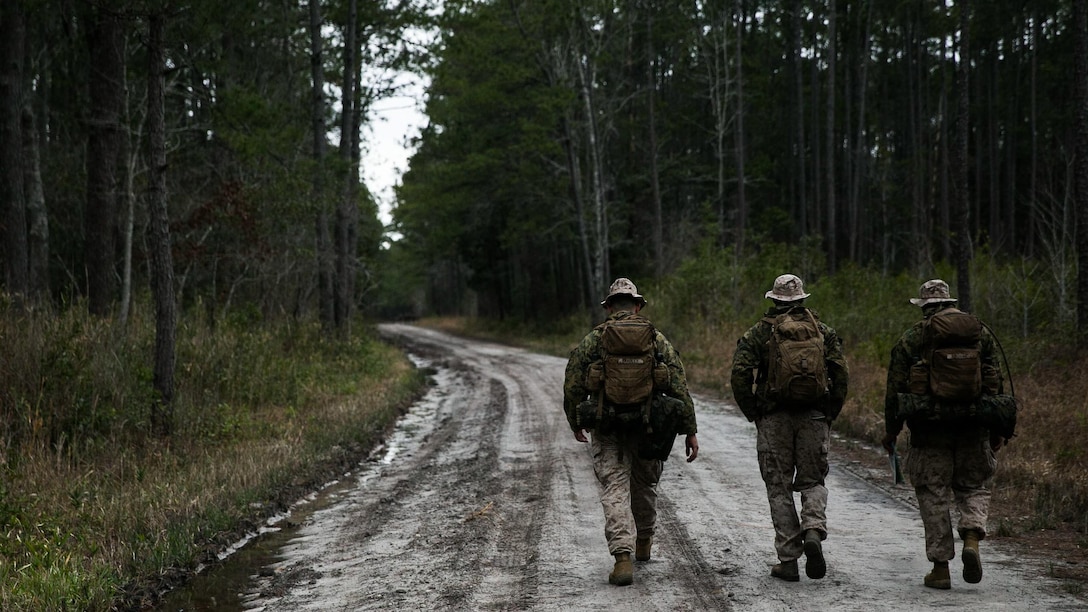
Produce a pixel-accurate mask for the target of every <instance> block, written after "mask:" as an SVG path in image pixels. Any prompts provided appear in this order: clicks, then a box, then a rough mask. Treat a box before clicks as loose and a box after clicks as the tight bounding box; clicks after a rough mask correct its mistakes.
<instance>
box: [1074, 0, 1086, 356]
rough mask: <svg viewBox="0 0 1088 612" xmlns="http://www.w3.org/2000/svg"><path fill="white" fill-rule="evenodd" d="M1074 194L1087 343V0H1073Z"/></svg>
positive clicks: (1080, 330) (1082, 337)
mask: <svg viewBox="0 0 1088 612" xmlns="http://www.w3.org/2000/svg"><path fill="white" fill-rule="evenodd" d="M1073 62H1074V85H1073V87H1074V90H1073V91H1074V93H1073V106H1074V108H1075V110H1074V121H1075V122H1076V125H1075V126H1074V127H1073V129H1074V131H1075V134H1076V136H1075V138H1076V152H1075V158H1074V168H1073V197H1074V199H1075V202H1076V203H1075V205H1074V206H1075V209H1076V211H1077V340H1078V345H1079V346H1080V347H1081V348H1085V347H1086V346H1088V0H1073Z"/></svg>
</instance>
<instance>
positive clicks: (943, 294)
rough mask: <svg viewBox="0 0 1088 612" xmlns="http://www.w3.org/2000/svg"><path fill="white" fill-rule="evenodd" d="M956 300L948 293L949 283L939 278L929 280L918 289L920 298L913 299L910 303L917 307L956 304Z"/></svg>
mask: <svg viewBox="0 0 1088 612" xmlns="http://www.w3.org/2000/svg"><path fill="white" fill-rule="evenodd" d="M955 301H956V298H954V297H952V296H951V294H949V293H948V283H946V282H944V281H943V280H941V279H939V278H935V279H933V280H927V281H926V282H924V283H922V286H921V287H919V288H918V297H916V298H911V299H910V303H911V304H914V305H915V306H925V305H926V304H936V303H937V302H955Z"/></svg>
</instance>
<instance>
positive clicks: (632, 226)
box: [394, 0, 1084, 321]
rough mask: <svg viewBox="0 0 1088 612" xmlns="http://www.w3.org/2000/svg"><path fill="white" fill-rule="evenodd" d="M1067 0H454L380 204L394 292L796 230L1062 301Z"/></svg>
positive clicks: (488, 285) (752, 251) (917, 269)
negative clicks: (407, 161) (389, 211)
mask: <svg viewBox="0 0 1088 612" xmlns="http://www.w3.org/2000/svg"><path fill="white" fill-rule="evenodd" d="M1078 2H1079V0H1078ZM1074 6H1079V5H1078V4H1077V3H1075V2H1072V1H1071V0H1045V1H1042V2H1027V1H1026V0H1003V1H1000V2H986V3H969V2H966V1H964V2H960V1H957V2H954V3H951V2H950V3H945V2H905V3H904V2H876V1H867V0H815V1H808V0H789V1H785V2H761V1H758V0H738V1H736V2H725V1H710V2H687V3H683V2H660V1H655V0H640V1H638V2H616V1H615V0H593V1H590V2H584V1H577V2H575V1H571V0H547V1H543V2H541V1H532V2H527V1H513V2H506V1H502V2H496V1H473V0H460V1H450V2H446V3H445V7H446V10H445V13H444V16H443V19H442V22H441V38H440V40H439V42H438V43H437V44H436V46H435V50H434V57H433V63H432V64H431V65H430V68H429V72H430V75H431V78H432V80H431V86H430V90H429V97H428V100H427V113H428V117H429V120H430V125H429V127H428V128H427V129H426V130H425V131H424V133H423V134H422V137H421V138H420V140H419V143H418V145H419V146H418V151H417V152H416V154H415V156H414V157H413V158H412V160H411V168H410V170H409V172H407V173H406V175H405V176H404V180H403V185H402V187H401V188H400V190H399V202H398V206H397V209H396V211H395V218H396V221H397V224H398V225H397V229H398V230H399V231H400V232H401V233H402V234H403V236H404V239H403V240H402V241H401V243H398V244H397V245H395V246H394V249H398V250H402V251H403V252H404V253H405V254H406V256H405V259H406V260H408V261H412V262H414V266H415V267H414V268H413V269H414V270H415V272H414V274H415V275H416V277H417V278H420V279H425V280H426V285H425V288H426V291H427V294H426V295H428V296H429V297H428V298H426V299H419V294H416V295H415V299H414V301H412V302H405V303H403V306H404V307H405V308H408V309H410V308H415V309H417V310H419V309H422V311H423V312H424V313H427V312H435V313H451V312H458V313H467V314H480V315H483V316H489V317H507V316H512V317H515V318H523V317H528V318H531V317H535V316H541V315H543V316H552V315H554V314H555V313H557V312H558V313H563V312H570V311H572V310H577V309H579V308H581V307H585V306H592V304H593V303H594V300H595V299H599V297H600V295H599V294H600V293H601V291H602V290H603V288H604V287H606V286H607V283H608V282H609V280H611V278H612V277H614V276H621V275H626V276H630V277H632V278H635V279H649V278H663V277H664V275H666V274H669V273H673V272H675V271H676V270H677V269H679V268H680V267H682V266H683V265H684V264H683V262H684V261H686V260H692V259H693V258H695V257H696V256H697V255H698V254H699V253H700V252H702V250H703V249H708V248H709V249H711V250H712V251H713V250H719V251H720V253H721V256H722V257H727V258H736V260H737V261H738V262H750V261H753V260H756V261H758V258H759V256H760V255H762V254H764V253H766V252H767V250H768V249H774V248H781V247H776V246H774V245H783V244H792V245H806V248H809V250H810V252H811V253H812V255H813V256H812V257H811V258H808V259H807V261H808V262H809V263H808V264H807V265H808V269H807V270H796V271H798V272H802V273H804V274H806V275H807V277H808V278H813V279H814V278H818V277H819V276H821V275H823V274H827V273H832V272H835V271H836V270H838V269H840V268H842V267H844V266H850V265H854V266H861V267H864V268H869V269H873V270H876V271H878V272H879V273H880V274H882V275H885V276H889V277H894V276H895V275H897V274H899V273H901V272H907V273H909V274H911V275H913V276H915V277H917V278H923V277H929V276H931V275H933V274H934V270H935V269H936V268H937V267H938V265H939V264H940V263H941V262H946V263H956V264H957V267H956V271H957V273H961V272H963V273H964V274H961V275H962V276H965V272H966V270H967V269H968V268H967V267H965V266H966V264H968V263H969V261H970V259H971V258H973V257H974V254H975V253H978V252H982V251H985V252H987V253H989V254H990V255H991V256H992V259H990V260H989V261H993V262H1000V263H998V264H995V265H1002V266H1003V265H1014V266H1017V267H1019V268H1020V269H1021V270H1022V272H1023V277H1024V282H1025V283H1028V284H1034V283H1039V284H1045V285H1046V286H1047V292H1048V293H1049V294H1053V295H1056V296H1058V301H1057V302H1056V303H1055V305H1056V306H1057V311H1056V312H1057V313H1058V316H1059V319H1063V320H1065V321H1068V320H1069V318H1070V317H1072V316H1073V312H1074V309H1075V306H1074V304H1073V301H1072V291H1071V288H1072V286H1073V284H1074V282H1075V280H1076V267H1075V265H1074V264H1075V255H1074V253H1075V243H1074V241H1075V238H1076V236H1075V232H1074V227H1075V216H1076V213H1077V205H1076V202H1078V201H1083V199H1080V200H1078V197H1080V198H1083V197H1084V196H1083V195H1079V194H1078V193H1077V192H1076V190H1075V189H1074V184H1075V181H1074V180H1073V179H1074V172H1075V171H1076V166H1075V164H1074V163H1073V162H1074V159H1075V157H1076V156H1075V151H1076V150H1077V149H1076V147H1077V142H1076V139H1077V134H1078V133H1079V131H1078V130H1079V129H1083V128H1084V126H1080V125H1079V124H1078V123H1077V120H1076V113H1074V110H1075V108H1076V107H1077V105H1084V101H1083V100H1077V101H1076V102H1075V103H1074V99H1073V98H1072V97H1071V93H1070V92H1071V91H1073V88H1072V87H1071V84H1072V81H1073V75H1074V73H1075V70H1076V69H1077V66H1078V65H1079V64H1077V62H1076V57H1075V54H1074V53H1073V51H1074V39H1075V38H1077V37H1076V36H1074V34H1076V33H1077V30H1076V28H1074V27H1073V14H1074V10H1073V9H1074ZM964 11H966V12H964ZM961 17H963V19H964V22H963V23H966V24H968V27H967V28H966V29H963V28H961ZM964 54H965V57H966V58H969V60H970V61H969V63H966V64H965V63H963V62H961V61H960V58H961V55H964ZM961 66H962V67H964V68H965V70H964V75H965V77H966V83H967V88H966V90H964V89H963V88H962V86H961V85H960V84H959V82H958V81H957V70H958V68H960V67H961ZM961 102H965V103H966V104H965V105H964V106H963V107H962V108H963V110H965V111H966V114H965V115H964V118H966V122H961V117H960V116H959V114H958V109H959V108H960V103H961ZM963 125H966V126H967V128H968V131H966V132H964V131H963V129H962V126H963ZM961 142H962V143H963V146H964V147H965V149H964V150H965V151H966V155H965V156H963V159H962V160H960V158H959V157H958V156H957V155H958V151H959V149H958V144H959V143H961ZM961 176H962V177H964V178H963V180H958V177H961ZM959 201H962V202H963V203H964V205H965V209H964V214H966V218H967V219H968V221H967V224H966V226H961V224H960V223H958V222H957V219H959V218H961V217H960V216H959V215H958V213H957V208H956V203H957V202H959ZM963 237H967V238H969V239H970V241H969V242H966V243H957V240H959V239H961V238H963ZM957 246H962V247H964V248H965V250H964V251H963V252H962V253H960V254H957V251H956V248H957ZM957 259H959V260H962V261H956V260H957ZM1009 262H1012V263H1011V264H1010V263H1009ZM959 264H964V266H960V265H959ZM1033 270H1036V271H1038V272H1039V273H1037V274H1033V273H1032V271H1033ZM1042 271H1045V274H1042V273H1041V272H1042ZM778 272H780V271H779V270H774V271H767V274H768V276H767V277H766V278H763V279H762V282H763V283H766V282H767V281H768V280H769V279H770V278H773V277H774V275H775V274H776V273H778ZM949 276H951V274H949ZM949 280H950V281H952V280H953V279H952V278H949ZM963 288H964V287H963V286H962V285H961V286H960V289H961V290H962V289H963ZM1022 290H1023V291H1024V292H1027V293H1031V292H1032V291H1033V289H1031V288H1030V287H1024V288H1022ZM961 292H962V291H961ZM969 297H970V296H969V295H964V298H965V300H966V299H967V298H969ZM1019 299H1025V300H1027V299H1030V297H1028V296H1021V297H1020V298H1019Z"/></svg>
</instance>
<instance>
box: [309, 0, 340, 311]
mask: <svg viewBox="0 0 1088 612" xmlns="http://www.w3.org/2000/svg"><path fill="white" fill-rule="evenodd" d="M309 4H310V76H311V80H312V84H313V91H312V94H311V103H312V104H311V109H310V111H311V113H312V118H311V125H312V129H313V137H314V142H313V153H312V154H313V159H314V174H313V177H312V179H311V180H312V183H311V193H312V197H313V201H314V203H315V204H316V205H317V217H316V220H315V224H316V228H315V229H316V244H315V250H316V252H317V262H316V263H317V285H318V304H319V316H320V318H321V324H322V326H323V327H324V328H325V329H329V328H331V327H333V326H334V325H335V323H336V298H335V293H334V289H333V288H334V286H335V283H334V282H333V275H334V271H335V266H334V265H333V262H334V261H335V257H334V255H333V251H332V237H331V236H330V235H329V210H328V201H329V200H328V198H327V197H326V195H325V174H324V173H325V148H326V146H325V138H326V136H325V131H326V129H325V60H324V51H323V48H322V47H323V41H322V38H321V26H322V19H321V2H320V0H309Z"/></svg>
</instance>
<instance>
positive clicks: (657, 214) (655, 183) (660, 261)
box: [645, 2, 665, 278]
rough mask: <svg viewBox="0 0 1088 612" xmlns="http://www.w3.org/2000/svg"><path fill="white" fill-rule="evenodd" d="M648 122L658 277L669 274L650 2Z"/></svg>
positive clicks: (655, 271) (647, 20)
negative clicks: (658, 163) (658, 145)
mask: <svg viewBox="0 0 1088 612" xmlns="http://www.w3.org/2000/svg"><path fill="white" fill-rule="evenodd" d="M645 5H646V107H647V108H646V112H647V117H646V121H647V123H648V124H649V130H650V143H649V147H650V196H651V198H652V199H653V202H652V208H653V219H652V221H651V223H652V225H653V229H652V234H653V236H652V241H653V247H654V275H655V276H657V277H658V278H661V277H662V276H663V275H664V274H665V238H664V224H665V221H664V218H663V216H662V212H661V181H660V179H659V176H658V168H657V153H658V151H657V120H656V118H655V117H654V112H655V110H656V109H655V107H654V100H655V99H656V98H657V61H656V56H655V55H654V16H653V5H652V3H651V2H646V3H645Z"/></svg>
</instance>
